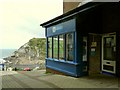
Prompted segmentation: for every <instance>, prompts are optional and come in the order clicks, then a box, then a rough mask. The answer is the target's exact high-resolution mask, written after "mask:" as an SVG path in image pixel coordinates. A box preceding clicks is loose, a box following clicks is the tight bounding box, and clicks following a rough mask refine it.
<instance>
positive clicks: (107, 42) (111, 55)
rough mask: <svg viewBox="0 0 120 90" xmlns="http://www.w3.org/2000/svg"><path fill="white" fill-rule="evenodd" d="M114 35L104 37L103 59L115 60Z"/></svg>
mask: <svg viewBox="0 0 120 90" xmlns="http://www.w3.org/2000/svg"><path fill="white" fill-rule="evenodd" d="M114 47H115V43H114V37H106V38H104V60H115V52H114Z"/></svg>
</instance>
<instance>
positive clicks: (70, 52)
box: [66, 33, 74, 61]
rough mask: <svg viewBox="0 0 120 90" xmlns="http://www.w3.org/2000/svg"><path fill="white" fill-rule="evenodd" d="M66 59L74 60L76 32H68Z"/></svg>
mask: <svg viewBox="0 0 120 90" xmlns="http://www.w3.org/2000/svg"><path fill="white" fill-rule="evenodd" d="M66 59H67V60H68V61H73V59H74V34H73V33H69V34H66Z"/></svg>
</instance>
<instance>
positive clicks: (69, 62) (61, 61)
mask: <svg viewBox="0 0 120 90" xmlns="http://www.w3.org/2000/svg"><path fill="white" fill-rule="evenodd" d="M46 60H50V61H55V62H60V63H66V64H71V65H78V63H75V62H73V61H65V60H58V59H53V58H46Z"/></svg>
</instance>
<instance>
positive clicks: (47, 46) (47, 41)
mask: <svg viewBox="0 0 120 90" xmlns="http://www.w3.org/2000/svg"><path fill="white" fill-rule="evenodd" d="M46 52H47V53H46V57H47V58H48V38H46Z"/></svg>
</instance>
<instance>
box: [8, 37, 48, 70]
mask: <svg viewBox="0 0 120 90" xmlns="http://www.w3.org/2000/svg"><path fill="white" fill-rule="evenodd" d="M45 52H46V39H45V38H32V39H30V40H29V41H28V42H27V43H25V44H24V45H23V46H21V47H20V48H19V49H18V50H16V51H15V52H14V54H13V55H12V56H10V57H7V58H6V61H7V63H6V65H9V66H15V65H41V66H42V67H41V68H45V65H44V64H45V55H46V53H45Z"/></svg>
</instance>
